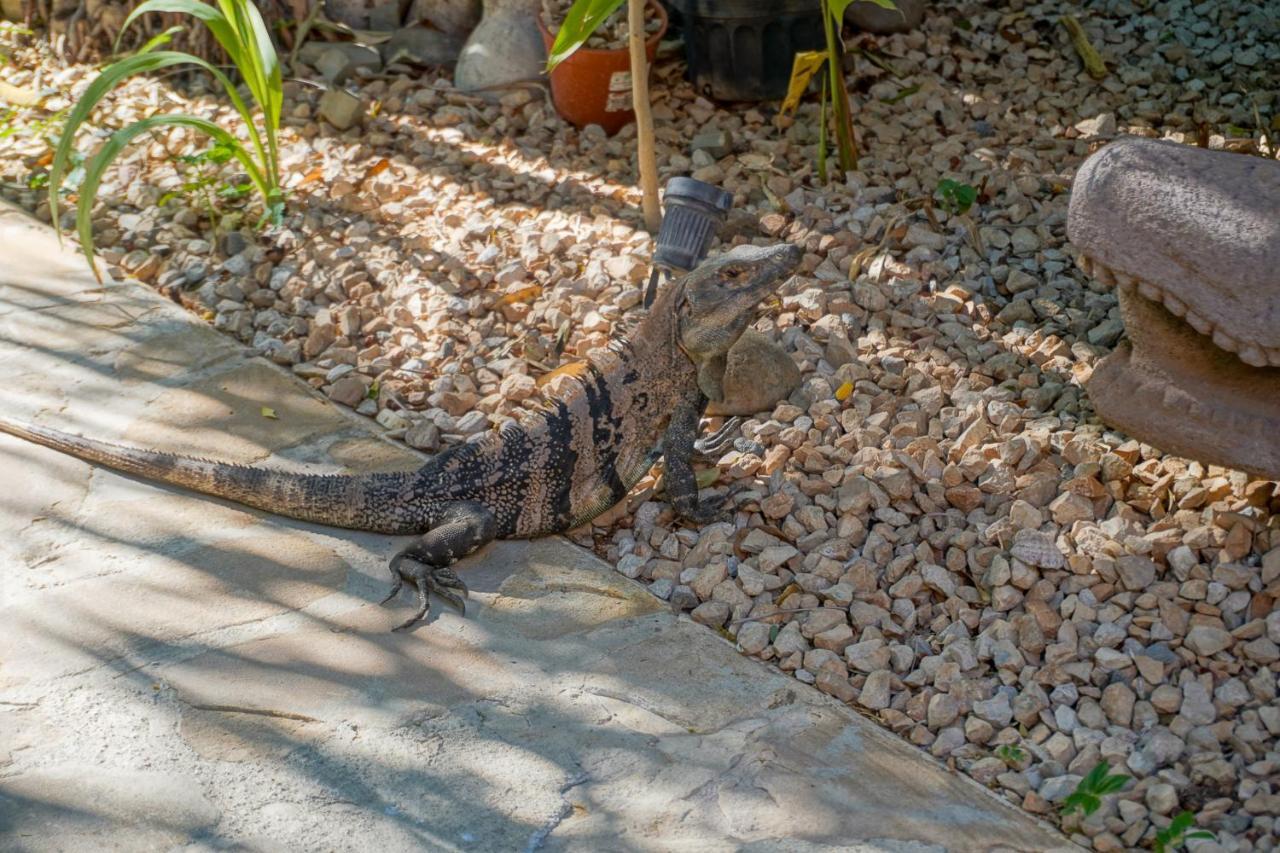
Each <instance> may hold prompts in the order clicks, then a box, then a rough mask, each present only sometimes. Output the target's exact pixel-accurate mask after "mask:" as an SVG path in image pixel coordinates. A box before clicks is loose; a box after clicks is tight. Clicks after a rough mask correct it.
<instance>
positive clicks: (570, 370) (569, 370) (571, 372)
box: [537, 361, 588, 388]
mask: <svg viewBox="0 0 1280 853" xmlns="http://www.w3.org/2000/svg"><path fill="white" fill-rule="evenodd" d="M587 367H588V364H587V362H585V361H571V362H569V363H568V364H562V365H560V366H559V367H557V368H556V369H555V370H552V371H550V372H548V373H544V374H542V375H541V376H539V377H538V379H537V383H538V387H539V388H541V387H542V386H543V385H546V384H547V383H548V382H550V381H551V380H552V379H554V378H555V377H557V376H582V375H583V374H584V373H586V372H587Z"/></svg>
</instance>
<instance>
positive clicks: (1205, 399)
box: [1080, 255, 1280, 478]
mask: <svg viewBox="0 0 1280 853" xmlns="http://www.w3.org/2000/svg"><path fill="white" fill-rule="evenodd" d="M1080 266H1081V268H1082V269H1084V270H1085V272H1087V273H1089V274H1090V275H1091V276H1093V277H1094V278H1095V279H1097V280H1098V281H1100V282H1102V283H1104V284H1107V285H1111V286H1114V287H1115V289H1116V292H1117V294H1118V298H1119V302H1120V313H1121V315H1122V317H1123V319H1124V325H1125V330H1126V332H1127V335H1128V340H1125V341H1121V342H1120V344H1119V345H1118V346H1117V347H1116V349H1115V351H1114V352H1112V353H1111V354H1110V355H1108V356H1107V357H1106V358H1104V359H1103V360H1102V361H1100V362H1099V363H1098V365H1097V366H1096V367H1095V369H1094V371H1093V375H1092V376H1091V377H1090V378H1089V380H1088V383H1087V386H1088V391H1089V396H1090V399H1091V400H1092V402H1093V405H1094V408H1095V409H1096V410H1097V412H1098V414H1100V415H1101V416H1102V418H1103V420H1105V421H1106V422H1107V423H1108V424H1111V425H1112V426H1115V427H1118V428H1119V429H1121V430H1123V431H1125V432H1127V433H1129V434H1131V435H1135V436H1140V437H1142V438H1143V440H1145V441H1149V442H1151V443H1152V444H1155V445H1157V446H1159V447H1160V448H1161V449H1162V450H1165V451H1167V452H1172V453H1177V454H1179V455H1183V456H1187V457H1189V458H1193V459H1200V460H1203V461H1206V462H1213V463H1217V464H1221V465H1226V466H1228V467H1232V468H1239V469H1241V470H1244V471H1249V472H1251V473H1254V474H1259V475H1261V476H1264V477H1271V478H1275V477H1280V439H1278V438H1277V436H1280V350H1277V349H1275V348H1266V347H1261V346H1258V345H1257V344H1256V343H1254V342H1250V341H1242V340H1240V339H1238V338H1236V337H1235V336H1233V335H1231V333H1230V332H1229V331H1227V330H1226V329H1224V328H1222V326H1221V325H1218V326H1215V325H1214V323H1212V322H1211V321H1209V320H1207V319H1206V318H1204V317H1203V316H1201V315H1200V314H1198V313H1197V312H1196V311H1194V310H1193V309H1190V308H1188V306H1187V305H1186V304H1185V303H1184V302H1182V301H1181V300H1180V299H1178V298H1177V297H1176V296H1174V295H1173V294H1172V293H1170V292H1169V289H1168V288H1164V287H1161V286H1159V285H1158V284H1155V283H1152V282H1147V281H1144V280H1142V279H1139V278H1136V277H1134V276H1131V275H1128V274H1126V273H1123V272H1120V271H1118V270H1115V269H1113V268H1111V267H1108V266H1106V265H1105V264H1102V263H1100V262H1098V261H1097V260H1095V259H1093V258H1090V257H1088V256H1087V255H1083V256H1081V257H1080ZM1259 362H1262V364H1259ZM1273 365H1274V366H1273Z"/></svg>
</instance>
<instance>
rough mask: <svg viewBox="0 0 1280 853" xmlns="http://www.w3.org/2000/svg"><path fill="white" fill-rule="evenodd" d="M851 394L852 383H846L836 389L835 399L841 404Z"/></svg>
mask: <svg viewBox="0 0 1280 853" xmlns="http://www.w3.org/2000/svg"><path fill="white" fill-rule="evenodd" d="M852 393H853V383H852V382H846V383H844V384H843V385H841V386H840V387H839V388H837V389H836V399H837V400H839V401H840V402H841V403H843V402H844V401H845V400H847V399H849V395H850V394H852Z"/></svg>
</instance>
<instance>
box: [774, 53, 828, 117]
mask: <svg viewBox="0 0 1280 853" xmlns="http://www.w3.org/2000/svg"><path fill="white" fill-rule="evenodd" d="M826 61H827V54H826V51H822V50H802V51H800V52H799V53H797V54H796V57H795V59H793V60H792V61H791V81H790V82H789V83H787V96H786V97H785V98H783V99H782V106H781V107H779V108H778V112H779V113H783V114H786V113H792V112H795V110H796V108H797V107H799V106H800V98H801V97H803V96H804V90H805V87H806V86H808V85H809V81H810V80H812V79H813V75H814V74H817V73H818V69H820V68H822V63H824V62H826Z"/></svg>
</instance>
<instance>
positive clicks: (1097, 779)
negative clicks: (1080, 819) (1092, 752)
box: [1062, 761, 1130, 817]
mask: <svg viewBox="0 0 1280 853" xmlns="http://www.w3.org/2000/svg"><path fill="white" fill-rule="evenodd" d="M1129 778H1130V777H1128V776H1126V775H1124V774H1123V773H1112V772H1111V763H1110V762H1108V761H1099V762H1098V763H1097V764H1096V765H1094V768H1093V769H1092V770H1090V771H1089V772H1088V773H1087V774H1086V775H1085V777H1084V778H1083V779H1081V780H1080V783H1079V784H1078V785H1076V789H1075V790H1074V791H1072V792H1071V794H1070V795H1069V796H1068V797H1067V798H1066V799H1065V800H1063V801H1062V814H1063V815H1069V814H1071V813H1072V812H1074V811H1079V812H1080V813H1082V814H1083V815H1084V816H1085V817H1088V816H1089V815H1091V814H1093V813H1094V812H1096V811H1097V810H1098V809H1100V808H1102V798H1103V797H1105V796H1106V795H1107V794H1114V793H1115V792H1116V791H1119V790H1120V789H1121V788H1123V787H1124V786H1125V785H1127V784H1128V783H1129Z"/></svg>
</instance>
